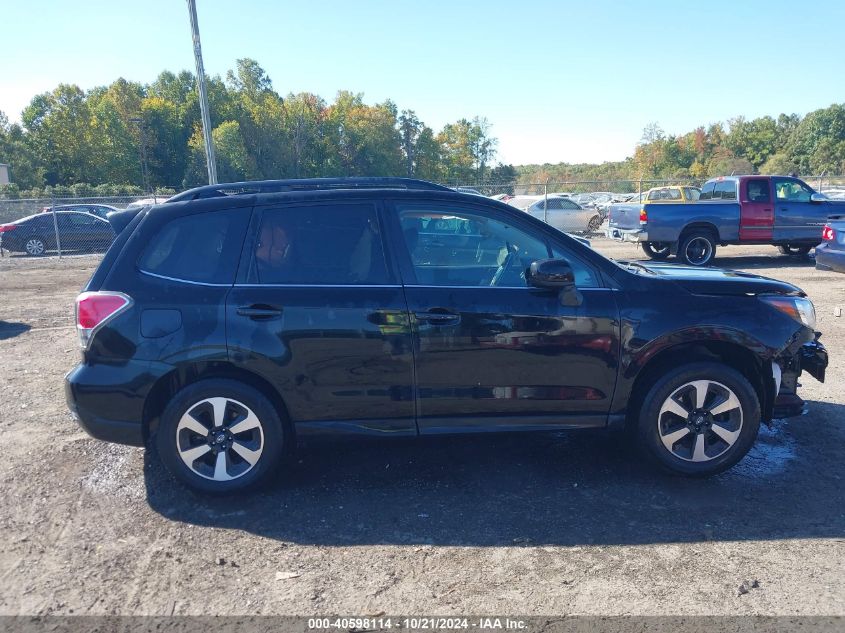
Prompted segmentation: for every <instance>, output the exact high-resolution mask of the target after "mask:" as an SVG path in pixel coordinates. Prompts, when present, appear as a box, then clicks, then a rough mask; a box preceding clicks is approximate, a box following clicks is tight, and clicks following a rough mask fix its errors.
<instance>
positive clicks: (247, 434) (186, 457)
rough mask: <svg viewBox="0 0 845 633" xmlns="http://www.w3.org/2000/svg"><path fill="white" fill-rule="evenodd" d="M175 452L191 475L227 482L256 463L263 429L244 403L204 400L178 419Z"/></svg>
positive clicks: (262, 441)
mask: <svg viewBox="0 0 845 633" xmlns="http://www.w3.org/2000/svg"><path fill="white" fill-rule="evenodd" d="M176 449H177V451H178V453H179V457H180V458H181V459H182V461H183V462H184V463H185V465H186V466H187V467H188V468H190V469H191V471H192V472H193V473H194V474H196V475H199V476H200V477H203V478H205V479H211V480H213V481H230V480H232V479H237V478H239V477H242V476H243V475H245V474H246V473H248V472H249V471H250V470H252V468H253V467H254V466H255V465H256V464H257V463H258V460H259V459H260V458H261V453H262V451H263V450H264V429H263V427H262V425H261V421H260V420H259V419H258V416H256V415H255V413H254V412H253V411H252V410H251V409H250V408H249V407H247V406H246V405H245V404H243V403H241V402H238V401H237V400H232V399H231V398H222V397H219V398H206V399H205V400H200V401H199V402H197V403H196V404H194V405H192V406H191V407H189V408H188V410H187V411H186V412H185V414H184V415H183V416H182V417H181V418H180V420H179V423H178V424H177V426H176Z"/></svg>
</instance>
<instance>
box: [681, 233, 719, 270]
mask: <svg viewBox="0 0 845 633" xmlns="http://www.w3.org/2000/svg"><path fill="white" fill-rule="evenodd" d="M678 257H679V258H680V259H681V261H683V262H684V263H685V264H689V265H690V266H709V265H710V263H711V262H712V261H713V259H714V258H715V257H716V236H715V235H713V233H712V232H710V231H706V230H695V231H690V232H689V233H687V234H686V235H685V236H684V238H683V239H682V240H681V245H680V247H679V248H678Z"/></svg>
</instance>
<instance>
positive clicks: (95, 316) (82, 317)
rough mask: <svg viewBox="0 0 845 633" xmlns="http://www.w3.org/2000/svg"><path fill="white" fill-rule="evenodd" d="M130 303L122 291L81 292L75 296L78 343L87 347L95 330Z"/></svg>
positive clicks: (83, 347) (130, 300)
mask: <svg viewBox="0 0 845 633" xmlns="http://www.w3.org/2000/svg"><path fill="white" fill-rule="evenodd" d="M131 305H132V299H131V298H130V297H129V296H127V295H125V294H123V293H122V292H107V291H101V292H83V293H82V294H81V295H79V296H78V297H77V298H76V331H77V333H78V334H79V345H80V347H82V349H86V350H87V349H88V347H89V346H90V345H91V340H92V339H93V338H94V335H95V334H96V333H97V331H98V330H99V329H100V328H101V327H103V326H104V325H105V324H106V323H108V322H109V321H111V320H112V319H113V318H114V317H116V316H117V315H118V314H120V313H121V312H123V311H124V310H126V309H127V308H129V306H131Z"/></svg>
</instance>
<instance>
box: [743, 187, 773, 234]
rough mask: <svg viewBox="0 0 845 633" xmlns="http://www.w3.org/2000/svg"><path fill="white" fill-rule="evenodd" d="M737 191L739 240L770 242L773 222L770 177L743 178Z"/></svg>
mask: <svg viewBox="0 0 845 633" xmlns="http://www.w3.org/2000/svg"><path fill="white" fill-rule="evenodd" d="M739 193H740V200H739V202H740V221H739V239H740V241H741V242H771V241H772V236H773V229H774V222H775V216H774V203H773V201H772V186H771V178H745V179H743V180H741V181H740V192H739Z"/></svg>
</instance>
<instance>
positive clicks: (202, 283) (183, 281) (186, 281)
mask: <svg viewBox="0 0 845 633" xmlns="http://www.w3.org/2000/svg"><path fill="white" fill-rule="evenodd" d="M138 272H139V273H141V274H142V275H149V276H150V277H155V278H156V279H164V280H166V281H176V282H178V283H181V284H191V285H193V286H210V287H212V288H231V286H232V284H215V283H211V282H208V281H192V280H191V279H180V278H178V277H168V276H167V275H159V274H158V273H151V272H150V271H148V270H144V269H142V268H139V269H138Z"/></svg>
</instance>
